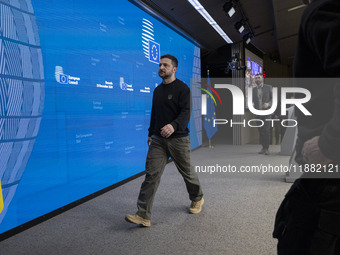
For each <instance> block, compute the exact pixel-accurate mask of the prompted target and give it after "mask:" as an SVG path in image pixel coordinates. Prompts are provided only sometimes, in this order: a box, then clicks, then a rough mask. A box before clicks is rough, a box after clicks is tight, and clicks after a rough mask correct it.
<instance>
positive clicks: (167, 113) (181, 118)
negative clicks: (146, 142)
mask: <svg viewBox="0 0 340 255" xmlns="http://www.w3.org/2000/svg"><path fill="white" fill-rule="evenodd" d="M189 120H190V89H189V87H188V86H187V85H186V84H185V83H184V82H182V81H181V80H178V79H176V80H175V81H173V82H171V83H169V84H164V83H161V84H160V85H159V86H158V87H156V89H155V90H154V93H153V99H152V110H151V120H150V128H149V136H152V135H158V136H161V128H162V127H164V126H165V125H167V124H171V125H172V126H173V127H174V129H175V132H174V133H173V134H172V135H171V136H170V137H183V136H187V135H188V133H189V129H188V123H189Z"/></svg>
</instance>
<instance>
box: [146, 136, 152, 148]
mask: <svg viewBox="0 0 340 255" xmlns="http://www.w3.org/2000/svg"><path fill="white" fill-rule="evenodd" d="M151 142H152V138H151V137H150V136H148V141H147V143H148V146H150V144H151Z"/></svg>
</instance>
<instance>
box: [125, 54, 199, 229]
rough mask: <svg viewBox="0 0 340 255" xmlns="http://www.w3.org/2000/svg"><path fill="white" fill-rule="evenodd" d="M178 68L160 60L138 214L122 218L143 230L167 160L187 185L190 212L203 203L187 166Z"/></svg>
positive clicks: (186, 97)
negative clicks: (158, 79) (141, 227)
mask: <svg viewBox="0 0 340 255" xmlns="http://www.w3.org/2000/svg"><path fill="white" fill-rule="evenodd" d="M177 66H178V60H177V58H176V57H174V56H172V55H169V54H166V55H163V56H161V58H160V62H159V69H158V74H159V76H160V77H161V78H162V79H163V82H162V83H161V84H160V85H159V86H158V87H156V89H155V90H154V93H153V101H152V110H151V120H150V128H149V136H148V140H147V143H148V145H149V151H148V155H147V158H146V164H145V167H146V175H145V180H144V182H143V183H142V186H141V189H140V193H139V197H138V201H137V208H138V211H137V213H136V214H134V215H126V217H125V220H126V221H127V222H130V223H134V224H138V225H141V226H144V227H150V226H151V221H150V219H151V209H152V204H153V200H154V197H155V194H156V191H157V188H158V185H159V182H160V179H161V176H162V174H163V171H164V168H165V165H166V163H167V161H168V159H169V157H171V158H172V159H173V160H174V163H175V165H176V167H177V169H178V171H179V172H180V173H181V175H182V176H183V179H184V182H185V184H186V188H187V191H188V193H189V198H190V200H191V201H192V202H191V206H190V210H189V212H190V213H199V212H201V209H202V205H203V203H204V199H203V193H202V190H201V185H200V182H199V180H198V176H197V173H196V172H195V170H194V168H193V166H192V165H191V163H190V141H189V136H188V134H189V129H188V123H189V120H190V89H189V87H188V86H187V85H186V84H185V83H183V82H182V81H180V80H178V79H176V78H175V73H176V71H177Z"/></svg>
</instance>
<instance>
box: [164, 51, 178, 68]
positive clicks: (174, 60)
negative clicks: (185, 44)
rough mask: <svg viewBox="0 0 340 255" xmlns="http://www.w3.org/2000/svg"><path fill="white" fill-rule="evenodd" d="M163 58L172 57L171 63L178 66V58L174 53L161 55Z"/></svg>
mask: <svg viewBox="0 0 340 255" xmlns="http://www.w3.org/2000/svg"><path fill="white" fill-rule="evenodd" d="M162 58H168V59H171V63H172V65H173V66H174V67H177V66H178V60H177V58H176V57H175V56H173V55H170V54H165V55H163V56H161V59H162Z"/></svg>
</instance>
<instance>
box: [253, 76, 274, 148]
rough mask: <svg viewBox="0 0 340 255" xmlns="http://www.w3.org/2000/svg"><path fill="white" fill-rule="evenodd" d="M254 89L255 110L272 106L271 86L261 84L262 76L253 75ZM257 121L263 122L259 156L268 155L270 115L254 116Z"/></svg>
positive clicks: (260, 133) (260, 132)
mask: <svg viewBox="0 0 340 255" xmlns="http://www.w3.org/2000/svg"><path fill="white" fill-rule="evenodd" d="M255 83H256V87H255V88H253V104H254V107H255V109H257V110H267V109H268V108H270V107H271V105H272V98H273V89H272V86H270V85H267V84H264V83H263V76H262V74H256V75H255ZM256 118H257V119H260V120H262V121H263V125H262V126H260V127H259V135H260V144H261V145H262V149H261V151H260V152H259V154H264V155H269V144H270V128H271V127H270V125H271V124H270V122H269V121H266V119H271V116H270V115H264V116H256Z"/></svg>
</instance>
